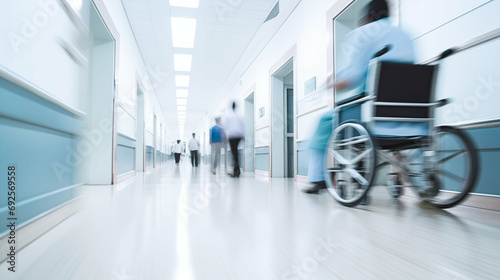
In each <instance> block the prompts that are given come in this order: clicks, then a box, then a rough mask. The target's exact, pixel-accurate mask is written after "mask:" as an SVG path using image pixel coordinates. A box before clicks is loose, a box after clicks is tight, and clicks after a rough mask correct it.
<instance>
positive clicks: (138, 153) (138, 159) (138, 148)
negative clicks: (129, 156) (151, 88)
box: [135, 85, 146, 172]
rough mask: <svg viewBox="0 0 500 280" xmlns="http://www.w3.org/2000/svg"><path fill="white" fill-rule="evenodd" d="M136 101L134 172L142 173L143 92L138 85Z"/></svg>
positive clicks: (144, 165)
mask: <svg viewBox="0 0 500 280" xmlns="http://www.w3.org/2000/svg"><path fill="white" fill-rule="evenodd" d="M136 100H137V102H136V112H137V119H136V122H135V126H136V129H135V137H136V139H137V141H136V142H135V171H136V172H144V170H146V161H145V145H144V92H143V91H142V89H141V87H140V86H139V85H137V99H136Z"/></svg>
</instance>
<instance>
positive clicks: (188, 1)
mask: <svg viewBox="0 0 500 280" xmlns="http://www.w3.org/2000/svg"><path fill="white" fill-rule="evenodd" d="M199 5H200V0H170V6H174V7H185V8H198V6H199Z"/></svg>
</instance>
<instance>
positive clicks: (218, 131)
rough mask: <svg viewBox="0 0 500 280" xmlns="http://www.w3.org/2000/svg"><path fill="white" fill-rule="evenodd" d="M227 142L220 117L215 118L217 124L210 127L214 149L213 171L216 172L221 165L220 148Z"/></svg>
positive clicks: (212, 148)
mask: <svg viewBox="0 0 500 280" xmlns="http://www.w3.org/2000/svg"><path fill="white" fill-rule="evenodd" d="M224 142H225V135H224V129H223V128H222V127H221V124H220V118H215V125H214V126H213V127H212V128H211V129H210V145H211V150H212V166H211V171H212V173H213V174H215V171H216V170H217V167H218V166H219V159H220V149H221V148H222V145H223V143H224Z"/></svg>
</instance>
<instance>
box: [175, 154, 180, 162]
mask: <svg viewBox="0 0 500 280" xmlns="http://www.w3.org/2000/svg"><path fill="white" fill-rule="evenodd" d="M174 156H175V163H179V161H180V160H181V154H180V153H174Z"/></svg>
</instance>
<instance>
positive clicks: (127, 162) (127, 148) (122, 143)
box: [116, 134, 135, 175]
mask: <svg viewBox="0 0 500 280" xmlns="http://www.w3.org/2000/svg"><path fill="white" fill-rule="evenodd" d="M116 153H117V155H116V161H117V162H116V171H117V172H118V175H121V174H124V173H127V172H130V171H134V170H135V140H134V139H130V138H128V137H127V136H124V135H122V134H118V141H117V147H116Z"/></svg>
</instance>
